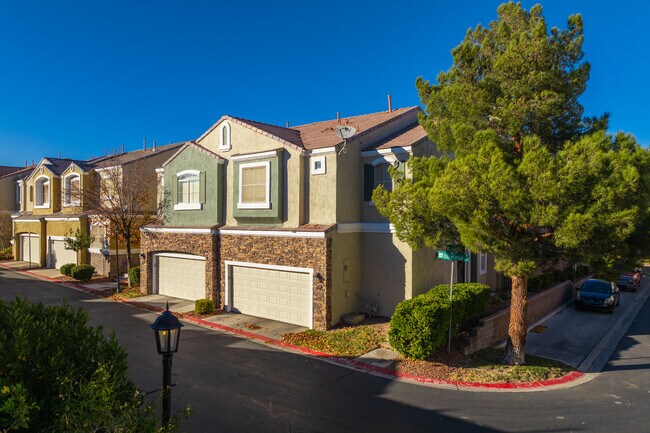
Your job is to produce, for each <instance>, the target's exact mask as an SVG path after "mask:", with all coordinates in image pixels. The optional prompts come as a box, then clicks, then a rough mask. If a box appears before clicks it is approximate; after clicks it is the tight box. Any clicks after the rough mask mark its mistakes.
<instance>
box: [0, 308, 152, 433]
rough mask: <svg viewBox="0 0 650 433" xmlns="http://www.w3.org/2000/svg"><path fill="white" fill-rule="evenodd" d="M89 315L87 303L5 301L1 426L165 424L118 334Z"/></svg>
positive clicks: (60, 428) (81, 428) (68, 428)
mask: <svg viewBox="0 0 650 433" xmlns="http://www.w3.org/2000/svg"><path fill="white" fill-rule="evenodd" d="M87 322H88V314H87V313H86V312H85V311H84V310H83V309H82V308H72V307H70V306H69V305H63V306H58V307H46V306H44V305H43V304H30V303H29V302H28V301H27V300H25V299H21V298H16V299H15V300H13V301H10V302H7V301H3V300H0V329H2V332H0V347H1V348H2V350H0V391H1V392H0V431H13V430H17V431H20V432H51V433H59V432H61V433H62V432H109V431H110V432H143V433H145V432H146V433H153V432H157V431H159V430H158V429H157V424H158V419H157V412H156V413H154V412H151V411H150V410H149V409H147V408H145V407H144V406H143V398H142V397H141V396H140V395H139V394H138V392H137V388H136V386H135V384H134V383H133V382H132V380H131V379H130V377H129V371H128V366H127V354H126V352H125V351H124V349H122V347H120V345H119V344H118V342H117V339H116V338H115V336H114V333H112V332H111V333H110V334H109V336H106V335H105V333H104V332H103V331H102V329H101V328H93V327H90V326H88V324H87ZM12 426H13V427H12Z"/></svg>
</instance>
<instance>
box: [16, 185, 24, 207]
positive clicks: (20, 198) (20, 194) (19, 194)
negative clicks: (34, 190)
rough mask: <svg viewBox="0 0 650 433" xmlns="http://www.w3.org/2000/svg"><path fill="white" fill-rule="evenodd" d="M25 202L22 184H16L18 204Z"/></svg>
mask: <svg viewBox="0 0 650 433" xmlns="http://www.w3.org/2000/svg"><path fill="white" fill-rule="evenodd" d="M22 202H23V188H22V186H21V185H20V183H18V182H16V204H21V203H22Z"/></svg>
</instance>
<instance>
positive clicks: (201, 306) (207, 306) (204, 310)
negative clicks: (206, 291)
mask: <svg viewBox="0 0 650 433" xmlns="http://www.w3.org/2000/svg"><path fill="white" fill-rule="evenodd" d="M213 310H214V303H213V302H212V301H211V300H210V299H197V300H196V301H194V312H195V313H196V314H210V313H212V311H213Z"/></svg>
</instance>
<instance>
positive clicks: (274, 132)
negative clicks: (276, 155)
mask: <svg viewBox="0 0 650 433" xmlns="http://www.w3.org/2000/svg"><path fill="white" fill-rule="evenodd" d="M224 121H229V122H232V123H234V124H236V125H240V126H243V127H244V128H248V129H251V130H253V131H255V132H257V133H259V134H262V135H264V136H266V137H269V138H272V139H273V140H276V141H279V142H280V143H282V144H283V145H285V146H288V147H291V148H293V149H296V150H303V149H304V146H303V144H302V140H301V139H300V132H298V131H295V130H293V129H292V128H283V127H282V126H277V125H271V124H269V123H262V122H257V121H254V120H248V119H242V118H239V117H233V116H229V115H225V116H222V117H221V119H219V120H218V121H217V122H216V123H215V124H214V125H212V126H211V127H210V128H209V129H208V130H207V131H205V132H204V133H203V134H202V135H201V136H200V137H199V138H197V139H196V142H197V143H200V142H201V140H203V139H204V138H205V137H207V136H208V135H209V134H210V133H211V132H212V131H214V130H215V129H216V128H218V127H219V125H220V124H221V123H222V122H224Z"/></svg>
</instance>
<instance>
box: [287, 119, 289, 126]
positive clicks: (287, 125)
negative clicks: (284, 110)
mask: <svg viewBox="0 0 650 433" xmlns="http://www.w3.org/2000/svg"><path fill="white" fill-rule="evenodd" d="M288 127H289V121H288V120H287V128H288Z"/></svg>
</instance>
